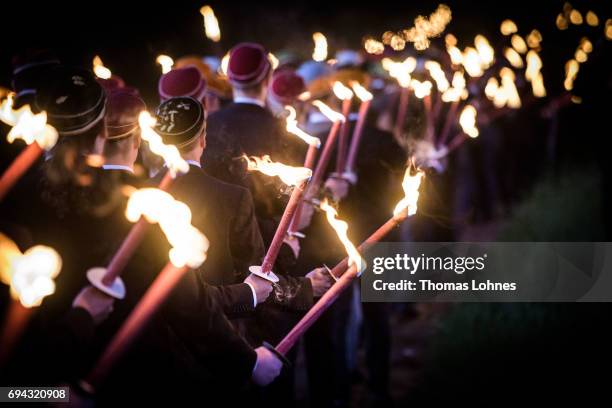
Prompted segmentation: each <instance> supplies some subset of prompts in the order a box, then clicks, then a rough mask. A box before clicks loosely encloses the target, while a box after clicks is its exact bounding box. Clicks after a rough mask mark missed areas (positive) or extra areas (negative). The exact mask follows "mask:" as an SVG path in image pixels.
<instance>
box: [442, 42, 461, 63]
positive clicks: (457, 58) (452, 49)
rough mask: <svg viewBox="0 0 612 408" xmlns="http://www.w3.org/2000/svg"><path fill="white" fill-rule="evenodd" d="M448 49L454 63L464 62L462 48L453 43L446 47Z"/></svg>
mask: <svg viewBox="0 0 612 408" xmlns="http://www.w3.org/2000/svg"><path fill="white" fill-rule="evenodd" d="M446 51H447V52H448V55H449V56H450V59H451V62H452V63H453V65H461V64H463V54H462V53H461V50H460V49H459V48H457V47H456V46H454V45H452V46H448V47H446Z"/></svg>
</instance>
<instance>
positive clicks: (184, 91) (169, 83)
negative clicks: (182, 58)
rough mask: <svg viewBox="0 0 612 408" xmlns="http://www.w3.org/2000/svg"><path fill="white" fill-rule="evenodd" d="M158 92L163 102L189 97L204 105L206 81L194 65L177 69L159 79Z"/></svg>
mask: <svg viewBox="0 0 612 408" xmlns="http://www.w3.org/2000/svg"><path fill="white" fill-rule="evenodd" d="M158 92H159V98H160V100H161V101H162V102H164V101H166V100H168V99H170V98H177V97H180V96H189V97H192V98H195V99H197V100H198V101H200V102H201V103H204V100H205V94H206V79H204V76H202V73H201V72H200V70H199V69H198V68H197V67H195V66H193V65H188V66H184V67H182V68H175V69H173V70H171V71H169V72H167V73H165V74H164V75H162V76H161V78H159V84H158Z"/></svg>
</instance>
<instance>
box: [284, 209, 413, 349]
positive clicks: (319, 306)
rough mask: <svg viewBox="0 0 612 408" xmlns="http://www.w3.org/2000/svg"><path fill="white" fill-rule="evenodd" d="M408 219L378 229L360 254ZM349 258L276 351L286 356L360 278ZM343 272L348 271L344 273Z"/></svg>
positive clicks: (395, 218) (339, 267)
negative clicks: (334, 279) (328, 286)
mask: <svg viewBox="0 0 612 408" xmlns="http://www.w3.org/2000/svg"><path fill="white" fill-rule="evenodd" d="M405 219H406V217H393V218H390V219H389V220H388V221H387V222H386V223H384V224H383V225H382V226H381V227H380V228H378V229H377V230H376V231H375V232H374V233H373V234H372V235H370V236H369V237H368V238H367V239H366V240H365V241H363V242H362V243H361V244H360V245H359V247H358V250H359V252H361V253H363V252H364V251H366V250H367V249H368V248H369V247H371V246H372V244H374V243H376V242H378V241H380V240H381V239H382V238H383V237H384V236H386V235H387V234H388V233H389V232H391V231H392V230H393V229H394V228H395V227H396V226H397V225H399V224H400V223H401V222H402V221H403V220H405ZM347 267H348V257H347V258H345V259H343V260H342V261H341V262H340V263H338V264H337V265H336V266H335V267H334V269H332V270H331V272H330V273H331V274H332V276H333V277H334V278H337V281H336V283H334V285H333V286H332V287H331V288H329V290H328V291H327V292H325V294H324V295H323V296H322V297H321V299H319V301H318V302H317V303H315V305H314V306H313V307H312V308H310V310H309V311H308V313H306V315H305V316H304V317H303V318H302V319H301V320H300V321H299V322H298V323H297V324H296V325H295V327H293V329H291V331H290V332H289V333H288V334H287V335H286V336H285V338H283V339H282V340H281V342H280V343H278V345H276V347H274V349H275V350H276V351H277V352H278V353H280V354H281V355H283V356H284V355H286V354H287V353H288V352H289V350H291V348H292V347H293V346H294V345H295V343H296V342H297V341H298V340H299V338H300V337H301V336H302V335H303V334H304V333H305V332H306V330H308V329H309V328H310V326H312V325H313V324H314V322H315V321H317V319H318V318H319V317H320V316H321V315H322V314H323V312H325V311H326V310H327V309H328V308H329V307H330V306H331V305H332V304H333V303H334V302H335V301H336V299H337V298H338V296H340V294H341V293H342V292H343V291H344V290H346V288H348V287H349V286H350V284H351V282H352V281H353V280H354V279H355V278H356V277H357V276H359V271H358V270H357V267H356V266H355V265H352V266H351V267H350V268H349V269H348V270H347V269H346V268H347ZM343 271H346V272H344V273H342V272H343Z"/></svg>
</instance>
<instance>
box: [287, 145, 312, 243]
mask: <svg viewBox="0 0 612 408" xmlns="http://www.w3.org/2000/svg"><path fill="white" fill-rule="evenodd" d="M317 151H318V147H317V146H315V145H309V146H308V151H307V152H306V158H305V159H304V167H306V168H307V169H311V170H312V168H313V167H314V162H315V159H316V158H317ZM303 205H304V203H303V202H300V203H298V206H297V208H296V209H295V213H294V214H293V218H292V219H291V225H289V234H291V233H295V232H297V231H298V227H299V222H300V216H301V215H302V207H303Z"/></svg>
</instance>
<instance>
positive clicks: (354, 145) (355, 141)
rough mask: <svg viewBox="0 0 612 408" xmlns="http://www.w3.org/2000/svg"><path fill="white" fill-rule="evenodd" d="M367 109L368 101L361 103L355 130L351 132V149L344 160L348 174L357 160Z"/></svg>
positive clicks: (368, 106)
mask: <svg viewBox="0 0 612 408" xmlns="http://www.w3.org/2000/svg"><path fill="white" fill-rule="evenodd" d="M369 109H370V101H363V102H362V103H361V106H359V116H358V117H357V123H356V124H355V130H353V136H352V138H351V148H350V149H349V153H348V158H347V159H346V171H347V172H349V173H352V172H353V169H354V168H355V160H357V152H358V151H359V143H361V135H362V134H363V127H364V126H365V120H366V116H367V114H368V110H369Z"/></svg>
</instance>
